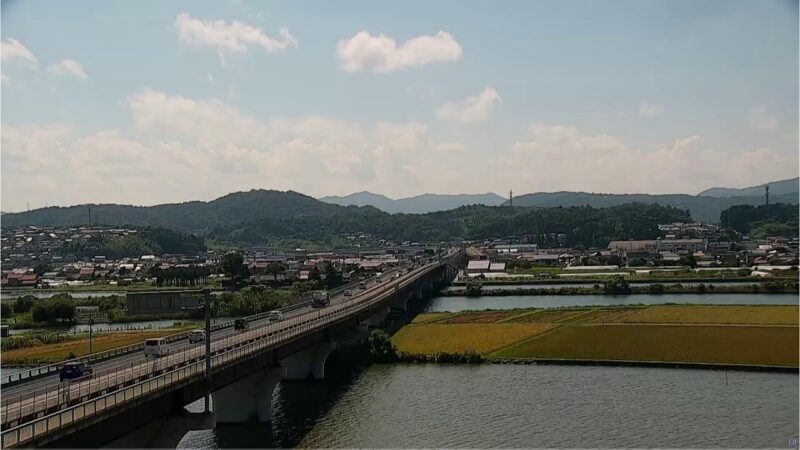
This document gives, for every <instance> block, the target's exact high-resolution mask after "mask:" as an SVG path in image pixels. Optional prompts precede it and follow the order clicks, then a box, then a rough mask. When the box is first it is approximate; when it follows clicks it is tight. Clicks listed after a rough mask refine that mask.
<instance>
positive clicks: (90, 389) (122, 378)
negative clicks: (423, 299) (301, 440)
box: [2, 264, 439, 447]
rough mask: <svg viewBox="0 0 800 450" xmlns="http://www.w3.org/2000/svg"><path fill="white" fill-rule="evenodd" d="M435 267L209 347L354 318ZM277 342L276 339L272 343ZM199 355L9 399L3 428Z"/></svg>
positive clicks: (225, 347)
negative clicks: (360, 311)
mask: <svg viewBox="0 0 800 450" xmlns="http://www.w3.org/2000/svg"><path fill="white" fill-rule="evenodd" d="M434 265H435V266H438V265H439V264H429V265H427V266H424V267H422V268H419V269H417V270H415V271H413V272H412V273H411V274H410V275H411V276H410V277H409V276H406V277H403V279H402V280H398V281H393V282H387V283H385V284H384V285H378V286H375V287H372V288H370V289H368V290H367V291H364V292H363V293H361V294H359V295H357V296H355V297H353V298H352V299H350V300H347V301H344V302H342V303H339V304H336V305H332V306H330V307H328V308H324V309H320V310H316V311H312V312H309V313H305V314H302V315H300V316H296V317H293V318H290V319H288V320H286V321H283V322H278V323H276V324H273V325H266V326H264V327H261V328H258V329H255V330H252V331H249V332H245V333H242V334H239V335H234V336H230V337H227V338H225V339H222V340H218V341H215V342H213V346H212V354H222V353H225V352H227V351H230V350H231V349H234V348H239V347H241V346H242V345H249V344H251V343H253V342H267V343H275V342H280V340H281V339H282V338H285V337H286V336H284V335H285V334H286V333H290V334H298V333H299V334H302V333H306V332H308V331H313V330H315V329H317V328H319V327H320V326H324V325H327V324H328V323H329V322H331V321H334V320H340V319H342V318H343V317H344V318H346V317H349V316H350V315H352V314H353V313H354V311H353V310H354V308H358V309H361V308H368V307H370V306H371V305H372V304H374V303H377V302H380V301H382V300H384V299H385V298H386V297H387V296H390V295H392V294H393V293H394V292H396V291H397V290H398V289H399V288H400V287H404V286H405V285H408V284H410V283H413V282H414V281H416V279H417V278H419V276H421V275H424V273H426V272H427V271H428V270H429V269H430V268H431V266H434ZM265 339H266V340H265ZM276 339H278V340H277V341H276ZM203 355H204V348H202V347H196V348H194V349H190V350H187V351H183V352H180V353H179V354H176V355H174V356H168V357H165V358H162V359H159V360H156V361H154V362H153V363H152V364H151V363H149V362H147V363H142V364H138V365H136V366H133V365H131V367H130V368H127V369H124V370H115V371H113V374H111V373H109V374H105V375H102V376H99V377H97V378H93V379H89V380H87V381H84V382H79V383H76V384H73V385H70V386H68V387H66V388H64V387H61V386H59V388H58V389H51V390H49V391H45V392H42V393H39V394H38V395H37V394H36V393H34V394H33V396H32V397H31V396H29V397H26V398H19V399H17V400H16V401H9V400H8V399H7V400H5V401H4V402H3V419H2V423H3V424H4V425H7V424H9V423H11V424H12V425H16V426H13V427H12V428H11V429H9V430H8V431H9V432H11V431H13V430H18V431H19V429H20V428H21V427H24V426H26V424H28V423H29V422H23V419H26V418H31V417H33V416H36V415H40V414H42V413H45V414H46V413H48V412H50V411H52V410H54V409H63V408H64V407H65V406H66V407H67V409H71V408H72V407H69V405H71V404H73V403H76V402H80V403H79V404H78V405H75V407H77V406H79V405H80V404H83V403H86V402H87V401H90V400H91V398H92V396H94V395H100V396H101V397H102V396H104V395H105V394H106V392H108V391H114V392H116V391H118V390H120V389H124V387H125V386H126V385H129V384H131V383H139V382H142V381H143V380H145V379H149V378H151V377H153V376H155V377H159V376H161V375H160V374H162V373H164V372H166V371H172V370H175V369H176V368H180V367H185V366H187V365H189V364H194V363H195V362H197V361H200V360H201V359H202V358H203ZM112 375H113V376H112ZM65 411H66V410H65ZM45 417H50V416H45ZM14 422H16V423H14ZM31 422H37V423H41V418H39V419H35V418H34V419H32V420H31ZM20 423H21V424H20ZM59 423H61V422H59ZM39 426H41V425H39ZM49 426H50V424H49V423H48V424H47V426H46V428H47V429H49ZM4 428H6V429H8V428H9V427H8V426H4ZM23 434H24V433H23ZM34 434H36V433H34ZM5 436H6V434H5V432H4V434H3V444H4V445H3V447H5V442H6V437H5ZM20 442H21V441H20ZM9 445H14V444H11V443H10V441H9Z"/></svg>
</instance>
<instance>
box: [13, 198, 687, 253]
mask: <svg viewBox="0 0 800 450" xmlns="http://www.w3.org/2000/svg"><path fill="white" fill-rule="evenodd" d="M515 203H516V202H515ZM90 207H91V209H92V211H93V212H92V215H93V217H94V219H93V222H94V223H95V224H98V225H100V224H104V225H120V226H121V225H134V226H151V227H165V228H169V229H172V230H175V231H180V232H191V233H200V234H202V235H203V236H205V237H207V238H210V239H214V240H216V241H219V242H226V243H231V244H235V245H292V244H295V243H297V244H305V243H312V244H313V243H316V244H319V245H326V246H339V245H344V244H346V240H345V239H344V236H346V235H347V234H352V233H368V234H371V235H373V236H375V237H379V238H384V239H390V240H394V241H423V242H431V241H450V240H455V239H486V238H497V237H503V236H509V235H530V236H531V240H533V241H534V242H540V243H542V244H548V243H553V242H554V240H557V235H558V234H562V235H563V237H562V243H563V244H566V245H583V246H593V245H595V246H604V245H605V244H606V243H607V242H608V241H609V240H612V239H646V238H654V237H656V236H657V235H658V224H660V223H667V222H679V221H688V220H690V217H689V214H688V212H687V211H685V210H680V209H677V208H671V207H662V206H657V205H646V204H629V205H621V206H615V207H612V208H592V207H584V206H581V207H567V208H562V207H554V208H519V207H516V206H515V207H513V208H509V207H490V206H466V207H461V208H458V209H453V210H449V211H441V212H435V213H428V214H394V215H390V214H387V213H384V212H382V211H379V210H378V209H376V208H373V207H370V206H366V207H355V206H348V207H344V206H338V205H331V204H326V203H323V202H320V201H318V200H315V199H313V198H311V197H308V196H305V195H302V194H298V193H296V192H291V191H290V192H278V191H261V190H259V191H250V192H239V193H234V194H230V195H226V196H225V197H221V198H218V199H216V200H213V201H210V202H189V203H181V204H170V205H159V206H152V207H136V206H124V205H81V206H74V207H68V208H58V207H51V208H44V209H39V210H34V211H30V212H24V213H13V214H4V215H3V224H2V225H3V227H9V226H20V225H40V226H47V225H80V224H86V223H87V222H88V217H89V213H88V210H89V208H90Z"/></svg>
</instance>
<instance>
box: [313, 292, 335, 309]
mask: <svg viewBox="0 0 800 450" xmlns="http://www.w3.org/2000/svg"><path fill="white" fill-rule="evenodd" d="M330 302H331V299H330V296H329V295H328V291H314V292H312V293H311V306H312V307H314V308H322V307H325V306H328V304H330Z"/></svg>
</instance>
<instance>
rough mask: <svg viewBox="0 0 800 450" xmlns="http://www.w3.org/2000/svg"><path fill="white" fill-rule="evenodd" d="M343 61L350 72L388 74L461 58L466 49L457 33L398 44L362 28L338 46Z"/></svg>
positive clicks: (345, 68)
mask: <svg viewBox="0 0 800 450" xmlns="http://www.w3.org/2000/svg"><path fill="white" fill-rule="evenodd" d="M337 52H338V55H339V61H340V62H341V65H342V68H343V69H344V70H346V71H348V72H361V71H372V72H377V73H387V72H392V71H395V70H401V69H405V68H408V67H411V66H419V65H423V64H430V63H435V62H454V61H458V60H459V59H461V56H462V55H463V53H464V52H463V50H462V49H461V45H459V43H458V42H456V40H455V38H453V35H452V34H450V33H447V32H445V31H439V32H438V33H436V34H435V35H433V36H427V35H426V36H418V37H415V38H412V39H409V40H407V41H405V42H403V43H402V44H400V45H398V44H397V41H395V40H394V39H392V38H390V37H387V36H384V35H383V34H380V35H377V36H373V35H371V34H370V33H369V32H367V31H360V32H358V33H356V34H355V36H353V37H351V38H350V39H342V40H340V41H339V43H338V46H337Z"/></svg>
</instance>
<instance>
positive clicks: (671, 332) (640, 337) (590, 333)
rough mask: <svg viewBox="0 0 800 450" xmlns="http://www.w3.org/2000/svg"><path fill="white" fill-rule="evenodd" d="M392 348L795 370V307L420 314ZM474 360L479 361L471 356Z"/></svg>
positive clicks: (440, 356) (409, 357) (418, 354)
mask: <svg viewBox="0 0 800 450" xmlns="http://www.w3.org/2000/svg"><path fill="white" fill-rule="evenodd" d="M392 340H393V342H394V344H395V345H396V347H397V351H398V352H399V355H400V356H399V358H400V360H403V361H413V360H423V361H431V360H434V361H441V362H478V361H476V360H480V361H483V360H486V361H493V362H499V361H524V360H530V361H557V360H558V361H564V362H568V361H578V362H579V361H585V362H586V363H609V364H619V363H621V362H630V363H635V364H667V365H675V364H678V365H682V364H685V365H686V366H687V367H691V366H694V365H698V364H700V365H712V366H722V367H727V366H730V367H734V366H735V367H745V366H746V367H753V368H759V369H764V368H769V367H781V368H795V369H796V368H797V367H798V307H797V306H774V305H770V306H686V305H660V306H636V307H632V306H624V307H574V308H558V309H549V308H540V309H524V310H519V309H518V310H503V311H480V312H461V313H433V314H421V315H419V316H417V318H416V319H415V320H414V321H413V322H412V323H411V324H409V325H407V326H405V327H403V328H402V329H401V330H400V331H399V332H398V333H397V334H396V335H395V336H394V337H393V339H392ZM476 357H479V358H476Z"/></svg>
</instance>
